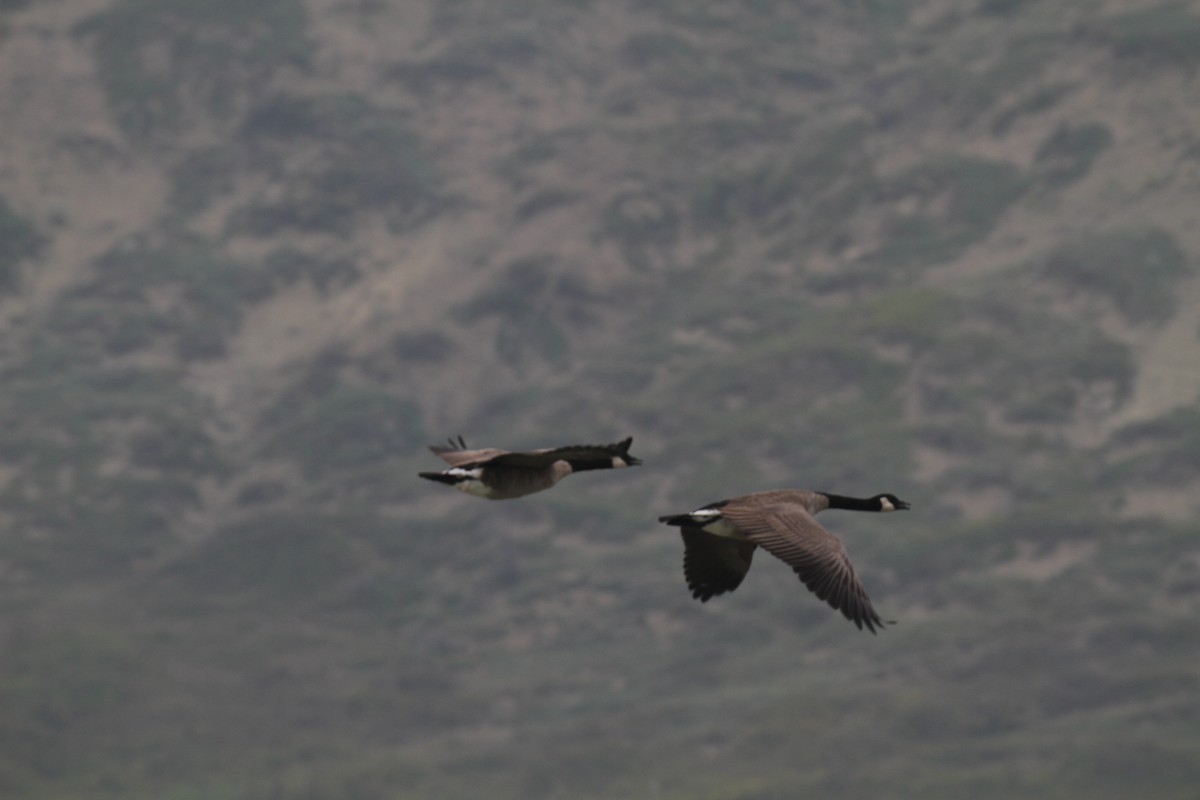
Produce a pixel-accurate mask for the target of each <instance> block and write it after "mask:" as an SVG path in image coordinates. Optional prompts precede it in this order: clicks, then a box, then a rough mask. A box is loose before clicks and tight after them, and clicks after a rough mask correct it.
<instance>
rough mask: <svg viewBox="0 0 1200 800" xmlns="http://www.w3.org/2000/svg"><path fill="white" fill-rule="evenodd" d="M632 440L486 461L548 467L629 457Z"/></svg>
mask: <svg viewBox="0 0 1200 800" xmlns="http://www.w3.org/2000/svg"><path fill="white" fill-rule="evenodd" d="M632 442H633V437H632V436H630V437H628V438H626V439H622V440H621V441H619V442H617V443H616V444H573V445H568V446H566V447H553V448H547V449H545V450H526V451H523V452H515V453H501V454H499V455H496V456H494V457H493V458H490V459H488V462H489V463H491V464H494V465H497V466H505V467H548V466H550V465H551V464H553V463H554V462H555V461H595V460H598V459H606V458H614V457H616V456H620V457H622V458H625V459H629V458H630V456H629V445H630V444H631V443H632ZM443 458H444V456H443Z"/></svg>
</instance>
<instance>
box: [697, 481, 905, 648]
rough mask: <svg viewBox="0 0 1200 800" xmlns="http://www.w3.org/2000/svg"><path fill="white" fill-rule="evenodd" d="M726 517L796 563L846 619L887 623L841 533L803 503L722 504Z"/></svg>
mask: <svg viewBox="0 0 1200 800" xmlns="http://www.w3.org/2000/svg"><path fill="white" fill-rule="evenodd" d="M721 514H722V516H724V517H725V519H727V520H729V522H731V523H732V524H733V526H734V527H735V528H737V530H738V531H740V532H741V533H742V534H743V535H745V536H746V538H747V539H749V540H750V541H751V542H753V543H755V544H757V545H759V546H761V547H762V548H763V549H765V550H766V551H767V552H768V553H770V554H771V555H773V556H775V557H776V558H778V559H780V560H781V561H783V562H784V563H786V564H787V565H788V566H789V567H791V568H792V569H793V570H794V571H795V573H796V574H797V575H798V576H799V577H800V581H801V582H802V583H803V584H804V585H805V586H807V587H808V588H809V590H810V591H812V593H813V594H815V595H816V596H817V597H818V598H820V599H821V600H824V601H825V602H826V603H828V604H829V605H831V606H833V607H834V608H835V609H837V610H838V611H840V612H842V615H843V616H845V617H846V619H848V620H850V621H851V622H853V623H854V624H855V625H857V626H858V627H859V629H861V628H862V627H863V626H864V625H865V626H866V627H867V630H869V631H871V632H872V633H874V632H875V629H876V628H882V627H883V625H884V623H883V620H882V619H880V618H879V614H877V613H876V612H875V609H874V607H873V606H872V605H871V599H870V598H869V597H868V596H867V591H866V589H864V588H863V585H862V583H861V582H860V581H859V580H858V576H857V575H855V574H854V567H853V566H852V565H851V564H850V556H849V555H848V554H847V553H846V548H845V547H843V546H842V543H841V542H840V541H839V540H838V538H837V537H836V536H834V535H833V534H831V533H830V532H829V531H827V530H825V529H824V528H823V527H821V525H820V523H818V522H817V521H816V520H815V519H813V516H812V515H811V514H810V513H808V511H807V510H806V509H805V508H804V507H803V506H802V505H800V504H799V503H786V502H785V503H777V504H773V505H769V506H765V507H763V506H757V507H754V506H739V505H738V504H737V502H736V501H734V502H731V503H729V504H728V505H726V506H725V507H724V508H723V509H721Z"/></svg>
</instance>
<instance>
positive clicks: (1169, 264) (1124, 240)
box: [1033, 227, 1195, 323]
mask: <svg viewBox="0 0 1200 800" xmlns="http://www.w3.org/2000/svg"><path fill="white" fill-rule="evenodd" d="M1033 269H1034V270H1035V271H1036V272H1037V273H1038V274H1040V275H1042V276H1044V277H1045V278H1047V279H1049V280H1052V281H1054V282H1055V283H1058V284H1059V285H1061V286H1063V287H1065V288H1067V289H1070V290H1072V291H1077V292H1080V293H1083V294H1093V295H1099V296H1101V297H1103V298H1105V299H1106V300H1108V301H1109V302H1110V303H1112V304H1113V306H1114V307H1116V309H1117V310H1118V311H1120V312H1121V313H1122V314H1124V315H1125V316H1126V317H1128V318H1129V319H1130V320H1131V321H1133V322H1158V323H1161V322H1164V321H1166V320H1167V319H1169V318H1170V316H1171V315H1172V313H1174V311H1175V305H1176V303H1175V295H1174V291H1175V285H1176V283H1177V282H1178V281H1179V279H1181V278H1183V277H1185V276H1187V275H1190V274H1192V273H1193V272H1194V271H1195V267H1194V266H1193V264H1192V261H1191V259H1190V258H1189V257H1188V255H1187V254H1186V253H1185V252H1184V251H1183V249H1182V248H1181V247H1180V246H1179V243H1178V242H1177V241H1176V240H1175V237H1174V236H1173V235H1172V234H1171V233H1170V232H1168V231H1166V230H1164V229H1162V228H1155V227H1149V228H1126V229H1124V230H1115V231H1108V232H1100V233H1096V234H1093V235H1091V236H1087V237H1081V238H1078V239H1075V240H1074V241H1070V242H1066V243H1064V244H1062V245H1060V246H1059V247H1057V248H1055V249H1054V250H1052V251H1051V252H1050V253H1048V254H1047V255H1046V256H1044V257H1043V258H1041V259H1040V260H1039V261H1037V262H1035V264H1034V266H1033Z"/></svg>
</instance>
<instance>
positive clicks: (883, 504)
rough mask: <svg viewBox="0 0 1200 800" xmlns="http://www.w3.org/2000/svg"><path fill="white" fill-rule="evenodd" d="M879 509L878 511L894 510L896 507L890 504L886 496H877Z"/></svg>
mask: <svg viewBox="0 0 1200 800" xmlns="http://www.w3.org/2000/svg"><path fill="white" fill-rule="evenodd" d="M879 510H880V511H895V510H896V507H895V506H894V505H892V501H891V500H888V499H887V498H886V497H881V498H879Z"/></svg>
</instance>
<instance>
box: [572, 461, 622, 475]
mask: <svg viewBox="0 0 1200 800" xmlns="http://www.w3.org/2000/svg"><path fill="white" fill-rule="evenodd" d="M567 463H568V464H570V465H571V471H572V472H584V471H586V470H589V469H612V465H613V462H612V459H611V458H568V459H567Z"/></svg>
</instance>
